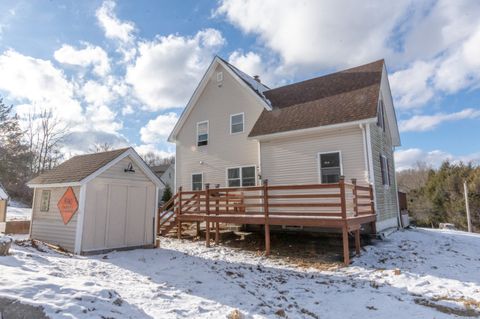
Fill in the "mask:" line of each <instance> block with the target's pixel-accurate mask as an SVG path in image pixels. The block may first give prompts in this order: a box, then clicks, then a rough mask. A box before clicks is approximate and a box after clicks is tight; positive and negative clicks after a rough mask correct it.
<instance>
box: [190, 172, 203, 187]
mask: <svg viewBox="0 0 480 319" xmlns="http://www.w3.org/2000/svg"><path fill="white" fill-rule="evenodd" d="M202 187H203V174H202V173H200V174H192V191H201V190H202Z"/></svg>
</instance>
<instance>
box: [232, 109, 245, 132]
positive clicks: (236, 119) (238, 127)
mask: <svg viewBox="0 0 480 319" xmlns="http://www.w3.org/2000/svg"><path fill="white" fill-rule="evenodd" d="M244 118H245V115H244V114H243V113H239V114H232V115H230V134H235V133H243V126H244Z"/></svg>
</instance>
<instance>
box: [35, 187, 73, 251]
mask: <svg viewBox="0 0 480 319" xmlns="http://www.w3.org/2000/svg"><path fill="white" fill-rule="evenodd" d="M67 188H68V187H54V188H47V187H45V188H43V187H39V188H36V189H35V198H34V199H33V207H32V229H31V238H33V239H38V240H41V241H45V242H49V243H52V244H55V245H58V246H61V247H63V248H65V249H67V250H69V251H73V249H74V247H75V234H76V227H77V218H78V211H77V212H76V213H75V215H73V217H72V219H71V220H70V222H69V223H68V224H67V225H65V224H64V223H63V220H62V216H61V215H60V211H59V209H58V207H57V203H58V201H59V200H60V198H61V197H62V196H63V194H65V192H66V191H67ZM72 188H73V192H74V193H75V196H76V198H77V201H78V202H79V203H80V196H79V194H80V187H78V186H77V187H72ZM42 190H50V191H51V194H50V207H49V210H48V212H41V211H40V202H41V196H42Z"/></svg>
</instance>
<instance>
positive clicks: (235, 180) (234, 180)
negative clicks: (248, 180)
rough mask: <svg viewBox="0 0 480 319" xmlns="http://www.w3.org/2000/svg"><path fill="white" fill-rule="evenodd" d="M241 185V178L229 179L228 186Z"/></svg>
mask: <svg viewBox="0 0 480 319" xmlns="http://www.w3.org/2000/svg"><path fill="white" fill-rule="evenodd" d="M239 186H240V179H229V180H228V187H239Z"/></svg>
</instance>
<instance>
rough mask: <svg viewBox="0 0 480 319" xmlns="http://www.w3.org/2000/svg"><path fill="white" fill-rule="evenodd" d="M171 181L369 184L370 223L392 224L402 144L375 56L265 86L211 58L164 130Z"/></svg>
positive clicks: (188, 184) (190, 186) (189, 186)
mask: <svg viewBox="0 0 480 319" xmlns="http://www.w3.org/2000/svg"><path fill="white" fill-rule="evenodd" d="M169 141H170V142H174V143H175V144H176V162H175V165H176V167H175V172H176V174H175V186H176V187H177V188H178V187H180V186H182V187H183V189H184V190H198V189H202V188H203V187H204V185H205V184H206V183H210V184H211V185H215V184H219V185H220V186H221V187H233V186H235V187H236V186H252V185H257V184H260V183H261V180H263V179H268V181H269V184H270V185H282V184H312V183H334V182H338V180H339V178H340V176H342V175H343V176H345V179H346V180H350V179H352V178H356V179H357V181H358V183H360V184H372V185H373V189H374V199H375V208H376V213H377V225H376V227H377V231H381V230H384V229H387V228H390V227H397V225H398V216H399V210H398V197H397V186H396V179H395V163H394V157H393V154H394V148H395V147H396V146H399V145H400V136H399V132H398V126H397V120H396V116H395V110H394V106H393V100H392V95H391V92H390V86H389V83H388V78H387V70H386V67H385V63H384V61H383V60H380V61H376V62H373V63H369V64H366V65H362V66H359V67H355V68H351V69H348V70H344V71H340V72H337V73H333V74H328V75H324V76H321V77H317V78H314V79H310V80H306V81H302V82H298V83H294V84H290V85H286V86H282V87H278V88H274V89H270V88H268V87H267V86H265V85H264V84H262V83H261V82H260V81H259V79H258V78H257V77H255V78H252V77H250V76H249V75H247V74H245V73H244V72H242V71H240V70H239V69H237V68H236V67H235V66H233V65H231V64H229V63H228V62H226V61H224V60H223V59H221V58H219V57H215V58H214V60H213V61H212V63H211V65H210V67H209V68H208V70H207V72H206V73H205V75H204V76H203V78H202V80H201V81H200V83H199V85H198V87H197V88H196V90H195V92H194V93H193V96H192V97H191V99H190V101H189V103H188V104H187V106H186V108H185V110H184V112H183V113H182V115H181V117H180V119H179V120H178V123H177V124H176V126H175V128H174V130H173V131H172V133H171V135H170V137H169Z"/></svg>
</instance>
